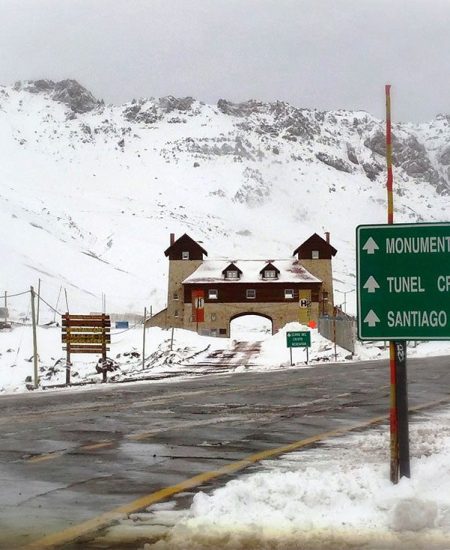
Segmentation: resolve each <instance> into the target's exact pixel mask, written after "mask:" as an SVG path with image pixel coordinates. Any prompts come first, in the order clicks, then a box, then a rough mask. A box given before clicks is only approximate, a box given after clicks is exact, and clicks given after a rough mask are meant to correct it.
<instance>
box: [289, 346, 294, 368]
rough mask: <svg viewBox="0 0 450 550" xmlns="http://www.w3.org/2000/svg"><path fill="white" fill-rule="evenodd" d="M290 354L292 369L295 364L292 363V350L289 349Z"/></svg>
mask: <svg viewBox="0 0 450 550" xmlns="http://www.w3.org/2000/svg"><path fill="white" fill-rule="evenodd" d="M289 354H290V356H291V367H292V365H293V364H294V363H293V362H292V348H289Z"/></svg>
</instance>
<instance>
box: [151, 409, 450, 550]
mask: <svg viewBox="0 0 450 550" xmlns="http://www.w3.org/2000/svg"><path fill="white" fill-rule="evenodd" d="M388 449H389V435H388V428H387V427H386V426H383V427H381V428H377V429H376V430H370V431H369V432H366V433H361V434H355V435H351V436H347V437H344V438H337V439H334V440H331V441H330V442H328V443H327V444H326V445H324V446H322V447H319V448H316V449H311V450H308V451H302V452H299V453H292V454H289V455H286V456H285V457H284V458H282V459H281V460H277V461H268V462H266V463H264V466H265V471H264V472H261V473H254V474H250V475H247V476H245V477H243V478H241V479H237V480H233V481H231V482H229V483H228V484H227V485H225V486H224V487H223V488H220V489H217V490H216V491H214V492H213V493H212V494H211V495H207V494H205V493H198V494H197V495H196V496H195V497H194V500H193V503H192V506H191V508H190V510H188V511H187V512H186V513H185V514H184V517H182V518H181V519H180V520H179V521H178V523H177V524H176V525H175V527H174V528H173V529H172V530H171V531H170V534H169V535H168V536H166V539H165V540H161V541H160V542H158V543H156V544H153V545H150V544H147V545H146V546H145V547H146V548H152V549H158V550H163V549H169V548H170V549H171V550H173V549H177V548H189V549H191V550H193V549H206V548H213V547H214V548H221V549H225V548H226V549H230V550H231V549H238V548H239V549H241V548H242V549H243V548H246V549H247V548H252V549H257V548H258V549H259V548H272V549H274V548H276V549H280V550H281V549H285V548H288V549H290V548H292V549H294V548H296V549H298V548H301V549H302V550H303V549H305V550H306V549H309V548H311V549H313V548H314V549H319V548H320V549H323V548H330V549H331V548H333V549H334V550H336V549H337V548H339V549H342V548H367V549H375V548H376V549H386V550H387V549H397V548H402V549H404V550H410V549H413V548H414V549H425V548H427V549H429V548H440V549H441V550H444V549H446V550H448V548H450V465H449V462H448V456H449V453H450V411H448V410H447V411H442V412H440V413H439V414H434V413H430V414H429V415H422V418H421V421H420V422H417V423H413V424H412V427H411V454H412V468H411V470H412V479H406V478H403V479H402V480H401V482H400V483H399V484H398V485H397V486H393V485H392V484H391V483H390V481H389V473H388V472H389V457H388ZM150 510H152V509H151V508H150ZM154 514H155V521H156V523H157V521H158V520H157V518H158V515H157V514H158V512H156V511H155V512H154Z"/></svg>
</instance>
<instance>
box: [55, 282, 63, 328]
mask: <svg viewBox="0 0 450 550" xmlns="http://www.w3.org/2000/svg"><path fill="white" fill-rule="evenodd" d="M61 291H62V285H60V287H59V292H58V299H57V300H56V306H55V311H54V312H53V322H55V321H56V310H57V309H58V305H59V298H60V296H61Z"/></svg>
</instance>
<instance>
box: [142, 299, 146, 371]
mask: <svg viewBox="0 0 450 550" xmlns="http://www.w3.org/2000/svg"><path fill="white" fill-rule="evenodd" d="M146 320H147V308H146V307H144V326H143V331H142V370H144V369H145V321H146Z"/></svg>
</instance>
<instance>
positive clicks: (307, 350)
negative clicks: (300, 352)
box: [306, 346, 309, 364]
mask: <svg viewBox="0 0 450 550" xmlns="http://www.w3.org/2000/svg"><path fill="white" fill-rule="evenodd" d="M308 363H309V348H308V346H306V364H308Z"/></svg>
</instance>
